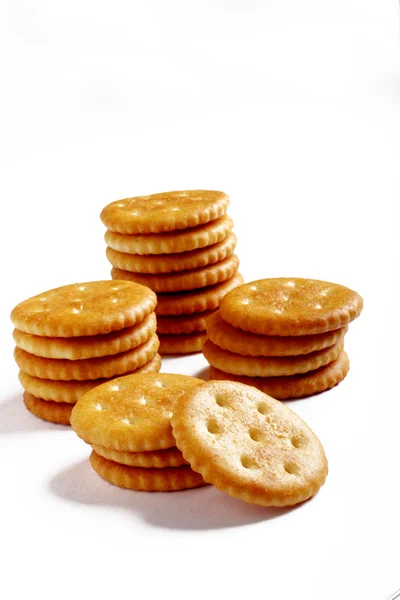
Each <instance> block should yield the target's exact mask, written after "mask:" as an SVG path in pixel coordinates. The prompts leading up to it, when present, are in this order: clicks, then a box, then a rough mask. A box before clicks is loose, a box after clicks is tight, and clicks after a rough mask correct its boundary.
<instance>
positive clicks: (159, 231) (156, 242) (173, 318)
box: [101, 190, 243, 354]
mask: <svg viewBox="0 0 400 600" xmlns="http://www.w3.org/2000/svg"><path fill="white" fill-rule="evenodd" d="M228 204H229V198H228V196H227V195H226V194H224V193H222V192H217V191H205V190H189V191H178V192H168V193H162V194H153V195H151V196H139V197H136V198H126V199H125V200H119V201H116V202H112V203H111V204H109V205H107V206H106V207H105V208H104V209H103V211H102V213H101V220H102V222H103V223H104V225H105V226H106V227H107V228H108V229H107V232H106V234H105V240H106V243H107V245H108V247H107V258H108V260H109V261H110V262H111V264H112V265H113V269H112V271H111V276H112V278H113V279H120V280H121V279H124V280H128V281H134V282H136V283H140V284H142V285H145V286H148V287H149V288H151V289H152V290H153V291H154V292H156V293H157V307H156V314H157V333H158V334H159V339H160V353H161V354H175V353H177V354H184V353H189V352H199V351H201V349H202V347H203V344H204V341H205V339H206V333H205V330H206V322H207V318H208V317H209V316H210V314H212V312H214V311H215V309H217V308H218V306H219V303H220V301H221V299H222V298H223V297H224V296H225V294H226V293H227V292H228V291H230V290H232V289H233V288H235V287H236V286H238V285H240V284H241V283H243V278H242V276H241V275H240V274H239V273H238V267H239V260H238V258H237V256H236V255H235V254H233V251H234V249H235V246H236V236H235V234H234V233H232V228H233V222H232V219H231V218H230V217H229V216H228V215H226V214H225V213H226V209H227V207H228Z"/></svg>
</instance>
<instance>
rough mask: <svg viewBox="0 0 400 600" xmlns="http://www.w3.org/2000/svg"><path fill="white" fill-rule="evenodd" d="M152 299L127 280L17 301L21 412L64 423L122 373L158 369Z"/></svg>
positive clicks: (74, 286) (148, 292)
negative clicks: (90, 395)
mask: <svg viewBox="0 0 400 600" xmlns="http://www.w3.org/2000/svg"><path fill="white" fill-rule="evenodd" d="M156 301H157V300H156V295H155V294H154V293H153V292H152V291H151V290H149V289H148V288H146V287H144V286H141V285H138V284H135V283H132V282H128V281H118V282H117V281H95V282H89V283H82V284H72V285H67V286H63V287H60V288H55V289H53V290H49V291H47V292H44V293H42V294H39V295H38V296H34V297H33V298H30V299H29V300H25V301H24V302H21V303H20V304H18V305H17V306H16V307H15V308H14V310H13V311H12V313H11V320H12V322H13V324H14V326H15V329H14V332H13V335H14V340H15V343H16V348H15V353H14V356H15V360H16V362H17V364H18V366H19V368H20V372H19V379H20V381H21V384H22V387H23V388H24V390H25V393H24V403H25V406H26V408H27V409H28V410H29V411H30V412H32V413H33V414H34V415H36V416H37V417H40V418H41V419H44V420H46V421H51V422H53V423H61V424H69V422H70V416H71V411H72V408H73V406H74V405H75V404H76V402H77V401H78V399H79V398H80V397H81V396H82V395H83V394H84V393H85V392H87V391H88V390H90V389H92V388H94V387H96V386H97V385H99V384H101V383H103V382H105V381H107V380H110V379H113V378H115V377H116V376H118V375H122V374H125V373H138V372H141V371H150V372H158V371H159V370H160V367H161V358H160V356H159V355H158V353H157V352H158V347H159V341H158V338H157V335H156V317H155V313H154V308H155V306H156Z"/></svg>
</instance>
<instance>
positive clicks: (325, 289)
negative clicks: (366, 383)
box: [203, 278, 363, 400]
mask: <svg viewBox="0 0 400 600" xmlns="http://www.w3.org/2000/svg"><path fill="white" fill-rule="evenodd" d="M362 306H363V301H362V298H361V296H359V294H357V293H356V292H354V291H353V290H350V289H349V288H347V287H345V286H342V285H338V284H334V283H328V282H325V281H317V280H312V279H297V278H276V279H262V280H259V281H254V282H252V283H248V284H245V285H242V286H239V287H238V288H236V289H235V290H233V291H232V292H229V293H228V294H227V295H226V296H225V297H224V299H223V300H222V302H221V305H220V310H219V312H218V313H216V314H214V315H212V317H211V318H210V319H209V321H208V324H207V335H208V339H207V342H206V343H205V345H204V348H203V353H204V356H205V357H206V359H207V360H208V362H209V363H210V365H211V368H210V378H211V379H225V380H232V381H236V382H241V383H245V384H248V385H251V386H254V387H256V388H258V389H259V390H261V391H263V392H265V393H267V394H269V395H271V396H273V397H274V398H277V399H279V400H285V399H289V398H300V397H303V396H309V395H311V394H315V393H317V392H322V391H324V390H327V389H329V388H332V387H334V386H335V385H336V384H338V383H339V382H341V381H342V380H343V379H344V378H345V377H346V375H347V372H348V370H349V359H348V356H347V354H346V352H345V351H344V349H343V346H344V336H345V334H346V333H347V330H348V324H349V323H350V322H351V321H353V320H354V319H355V318H356V317H358V316H359V314H360V312H361V310H362Z"/></svg>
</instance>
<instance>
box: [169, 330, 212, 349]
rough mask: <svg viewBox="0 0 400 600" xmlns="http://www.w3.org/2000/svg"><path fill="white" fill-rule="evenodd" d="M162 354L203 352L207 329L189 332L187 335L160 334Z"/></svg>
mask: <svg viewBox="0 0 400 600" xmlns="http://www.w3.org/2000/svg"><path fill="white" fill-rule="evenodd" d="M158 338H159V340H160V350H159V351H160V354H190V353H191V352H201V351H202V349H203V346H204V344H205V341H206V339H207V334H206V332H205V331H201V332H199V333H189V334H187V335H185V334H181V335H160V334H159V336H158Z"/></svg>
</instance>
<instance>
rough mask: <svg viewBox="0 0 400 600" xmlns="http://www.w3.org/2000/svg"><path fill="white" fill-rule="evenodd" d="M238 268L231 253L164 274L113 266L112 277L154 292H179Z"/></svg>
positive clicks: (217, 279)
mask: <svg viewBox="0 0 400 600" xmlns="http://www.w3.org/2000/svg"><path fill="white" fill-rule="evenodd" d="M238 268H239V259H238V257H237V256H236V254H232V255H231V256H228V258H225V259H224V260H221V261H220V262H219V263H216V264H215V265H209V266H208V267H204V268H202V269H195V270H194V271H182V273H169V274H164V275H148V274H144V273H130V272H129V271H122V270H121V269H117V268H116V267H113V268H112V270H111V277H112V278H113V279H124V280H125V279H126V280H128V281H134V282H135V283H139V284H141V285H145V286H148V287H149V288H150V289H152V290H153V291H154V292H163V293H167V292H168V293H170V292H181V291H184V290H194V289H198V288H203V287H208V286H210V285H215V284H216V283H220V282H221V281H226V280H227V279H229V278H230V277H232V276H233V275H234V274H235V273H236V272H237V270H238Z"/></svg>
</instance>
